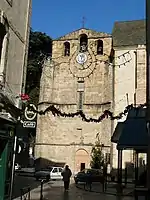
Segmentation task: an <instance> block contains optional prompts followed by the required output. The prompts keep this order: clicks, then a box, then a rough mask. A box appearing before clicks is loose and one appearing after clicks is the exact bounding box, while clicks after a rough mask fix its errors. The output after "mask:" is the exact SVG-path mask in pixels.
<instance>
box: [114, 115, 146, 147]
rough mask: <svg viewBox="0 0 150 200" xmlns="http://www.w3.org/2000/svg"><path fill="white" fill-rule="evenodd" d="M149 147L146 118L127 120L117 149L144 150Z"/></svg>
mask: <svg viewBox="0 0 150 200" xmlns="http://www.w3.org/2000/svg"><path fill="white" fill-rule="evenodd" d="M147 146H148V133H147V126H146V120H145V118H143V119H142V118H135V119H127V120H126V121H125V122H124V127H123V130H122V133H121V135H120V137H119V140H118V142H117V149H135V150H144V149H147Z"/></svg>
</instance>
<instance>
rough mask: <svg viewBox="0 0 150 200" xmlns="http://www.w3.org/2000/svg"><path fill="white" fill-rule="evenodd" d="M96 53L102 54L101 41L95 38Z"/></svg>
mask: <svg viewBox="0 0 150 200" xmlns="http://www.w3.org/2000/svg"><path fill="white" fill-rule="evenodd" d="M97 54H98V55H103V41H102V40H97Z"/></svg>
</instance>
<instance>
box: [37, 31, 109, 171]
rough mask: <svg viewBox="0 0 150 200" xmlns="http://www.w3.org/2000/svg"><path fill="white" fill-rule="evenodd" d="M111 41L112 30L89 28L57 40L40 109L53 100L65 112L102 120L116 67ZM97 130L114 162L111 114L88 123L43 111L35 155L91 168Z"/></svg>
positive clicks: (43, 83) (47, 64)
mask: <svg viewBox="0 0 150 200" xmlns="http://www.w3.org/2000/svg"><path fill="white" fill-rule="evenodd" d="M111 46H112V38H111V35H109V34H106V33H101V32H96V31H93V30H88V29H79V30H77V31H74V32H72V33H70V34H67V35H65V36H63V37H60V38H59V39H57V40H54V41H53V46H52V58H51V59H49V60H47V61H46V62H45V64H44V68H43V74H42V77H41V88H40V106H39V110H45V109H46V108H48V107H49V106H50V105H54V106H55V107H56V108H57V109H59V110H60V111H61V112H65V113H70V114H72V113H75V112H77V111H82V112H83V113H84V114H85V116H86V117H87V118H95V119H98V118H99V116H101V115H102V114H103V111H104V110H109V109H111V97H112V95H111V94H112V84H111V81H112V68H111V67H110V66H109V65H108V64H107V62H108V59H109V55H110V53H111ZM70 116H71V115H70ZM97 135H99V139H100V143H101V145H102V147H103V152H104V155H105V158H106V157H107V159H108V160H109V162H110V149H111V142H110V137H111V121H110V120H109V119H105V120H102V121H101V122H99V123H95V122H92V120H91V121H90V122H86V121H84V120H82V118H81V117H78V116H76V117H67V118H64V117H59V116H54V115H53V114H52V112H47V113H46V114H45V115H39V116H38V122H37V138H36V146H35V156H36V158H38V157H41V158H43V159H46V160H48V161H52V162H56V163H64V164H69V166H70V167H71V169H72V170H73V171H74V172H77V171H80V170H81V169H83V168H88V167H90V160H91V159H90V156H91V150H92V147H93V145H94V144H95V142H96V140H97V139H96V136H97Z"/></svg>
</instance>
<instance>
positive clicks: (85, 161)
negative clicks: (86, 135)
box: [75, 149, 90, 172]
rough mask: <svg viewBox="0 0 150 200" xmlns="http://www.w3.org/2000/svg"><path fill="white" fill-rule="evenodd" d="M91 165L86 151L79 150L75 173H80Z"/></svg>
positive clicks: (76, 157)
mask: <svg viewBox="0 0 150 200" xmlns="http://www.w3.org/2000/svg"><path fill="white" fill-rule="evenodd" d="M89 165H90V156H89V154H88V152H87V151H86V150H84V149H79V150H78V151H77V152H76V155H75V171H76V172H79V171H81V170H83V169H85V168H88V167H89Z"/></svg>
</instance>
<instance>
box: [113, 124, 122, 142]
mask: <svg viewBox="0 0 150 200" xmlns="http://www.w3.org/2000/svg"><path fill="white" fill-rule="evenodd" d="M123 127H124V122H118V124H117V126H116V128H115V131H114V134H113V136H112V137H111V142H114V143H118V141H119V138H120V136H121V133H122V131H123Z"/></svg>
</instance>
